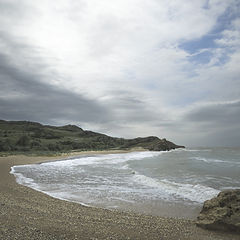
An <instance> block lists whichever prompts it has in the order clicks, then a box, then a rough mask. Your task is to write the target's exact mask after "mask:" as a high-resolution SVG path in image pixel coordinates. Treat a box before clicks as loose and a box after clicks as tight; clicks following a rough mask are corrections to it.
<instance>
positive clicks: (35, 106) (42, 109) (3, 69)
mask: <svg viewBox="0 0 240 240" xmlns="http://www.w3.org/2000/svg"><path fill="white" fill-rule="evenodd" d="M7 39H8V36H7V35H4V34H3V33H1V40H2V41H3V40H7ZM5 43H6V41H5ZM7 44H8V48H9V49H15V50H16V54H17V53H19V51H17V49H18V48H19V49H22V47H23V48H25V50H28V51H31V48H29V49H27V46H26V45H22V44H19V43H15V44H14V42H12V41H7ZM21 57H22V58H23V59H24V56H21ZM18 58H20V56H18ZM37 62H40V64H38V65H41V68H44V67H45V68H47V65H46V66H45V65H44V64H43V63H41V59H38V61H37ZM33 69H34V68H31V69H28V68H27V66H26V68H25V69H23V68H21V67H18V65H17V64H16V63H14V59H12V57H10V56H8V55H7V54H0V93H1V97H0V118H1V119H11V120H23V119H25V120H32V121H40V122H44V123H54V119H60V120H63V121H66V122H67V121H68V122H69V123H70V122H72V121H74V122H76V121H79V122H99V123H101V122H103V121H106V117H107V115H108V112H107V110H106V108H104V107H103V106H101V105H100V104H99V103H97V102H96V101H93V100H90V99H87V98H86V97H84V96H82V95H80V94H76V93H73V92H70V91H68V90H65V89H62V88H59V87H56V86H53V85H49V84H47V83H44V81H43V80H45V81H46V78H50V77H52V73H51V74H49V76H48V75H47V74H46V73H44V74H43V73H42V72H44V71H42V70H46V69H42V70H40V69H39V71H38V72H37V71H32V70H33ZM44 78H45V79H44ZM66 81H67V79H66Z"/></svg>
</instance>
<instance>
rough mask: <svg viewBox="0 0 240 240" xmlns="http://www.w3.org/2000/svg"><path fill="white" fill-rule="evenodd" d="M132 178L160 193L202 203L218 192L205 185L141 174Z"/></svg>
mask: <svg viewBox="0 0 240 240" xmlns="http://www.w3.org/2000/svg"><path fill="white" fill-rule="evenodd" d="M133 180H134V181H136V182H138V183H140V184H143V185H146V186H149V187H151V188H156V189H158V190H159V191H160V192H161V193H167V194H170V195H174V196H176V197H180V198H183V199H188V200H190V201H193V202H198V203H203V202H204V201H206V200H208V199H210V198H212V197H214V196H216V195H217V194H218V193H219V192H220V191H219V190H217V189H214V188H211V187H206V186H203V185H200V184H196V185H192V184H184V183H176V182H173V181H169V180H166V179H163V180H158V179H154V178H150V177H147V176H144V175H141V174H136V175H134V176H133Z"/></svg>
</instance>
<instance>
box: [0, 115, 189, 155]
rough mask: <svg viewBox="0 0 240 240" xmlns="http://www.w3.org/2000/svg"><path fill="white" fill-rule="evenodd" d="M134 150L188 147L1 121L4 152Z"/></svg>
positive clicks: (0, 144)
mask: <svg viewBox="0 0 240 240" xmlns="http://www.w3.org/2000/svg"><path fill="white" fill-rule="evenodd" d="M132 148H140V149H146V150H150V151H168V150H171V149H176V148H184V146H179V145H176V144H174V143H173V142H170V141H168V140H166V139H165V138H163V139H160V138H158V137H155V136H150V137H143V138H140V137H139V138H134V139H124V138H116V137H110V136H107V135H105V134H101V133H96V132H92V131H86V130H83V129H82V128H80V127H78V126H75V125H66V126H61V127H56V126H49V125H42V124H40V123H36V122H28V121H4V120H0V152H10V153H12V152H14V153H15V152H41V151H45V152H46V151H49V152H66V151H73V150H76V151H89V150H111V149H119V150H122V149H132Z"/></svg>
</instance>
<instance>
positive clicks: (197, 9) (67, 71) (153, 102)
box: [0, 0, 240, 147]
mask: <svg viewBox="0 0 240 240" xmlns="http://www.w3.org/2000/svg"><path fill="white" fill-rule="evenodd" d="M239 66H240V1H239V0H227V1H222V0H193V1H189V0H101V1H98V0H58V1H50V0H41V1H32V0H0V119H4V120H28V121H36V122H40V123H42V124H51V125H57V126H59V125H66V124H75V125H78V126H80V127H82V128H83V129H88V130H92V131H97V132H101V133H105V134H108V135H111V136H115V137H125V138H133V137H139V136H140V137H145V136H150V135H154V136H158V137H160V138H167V139H168V140H170V141H173V142H175V143H177V144H180V145H186V146H189V147H194V146H240V67H239Z"/></svg>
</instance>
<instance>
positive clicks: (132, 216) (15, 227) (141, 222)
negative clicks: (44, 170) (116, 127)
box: [0, 152, 239, 240]
mask: <svg viewBox="0 0 240 240" xmlns="http://www.w3.org/2000/svg"><path fill="white" fill-rule="evenodd" d="M104 153H106V152H104ZM111 153H114V152H111ZM78 154H79V153H74V154H73V155H75V156H77V155H78ZM82 154H86V152H85V153H82ZM91 154H92V152H91ZM73 155H71V156H73ZM66 157H68V155H63V156H54V157H43V156H41V157H36V156H24V155H17V156H7V157H0V193H1V194H0V226H1V227H0V239H4V240H5V239H11V240H12V239H173V240H174V239H186V240H191V239H194V240H197V239H223V240H224V239H226V240H227V239H228V240H229V239H233V240H235V239H239V235H235V234H232V233H223V232H214V231H208V230H203V229H201V228H198V227H196V226H195V224H194V221H192V220H186V219H176V218H166V217H159V216H152V215H143V214H136V213H132V212H122V211H116V210H106V209H101V208H93V207H86V206H82V205H80V204H78V203H72V202H69V201H63V200H59V199H56V198H53V197H50V196H48V195H46V194H44V193H41V192H38V191H35V190H32V189H30V188H28V187H25V186H22V185H19V184H17V183H16V181H15V177H14V176H13V175H12V174H10V170H11V167H12V166H15V165H23V164H33V163H40V162H45V161H54V160H60V159H63V158H64V159H66ZM69 157H70V155H69Z"/></svg>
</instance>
